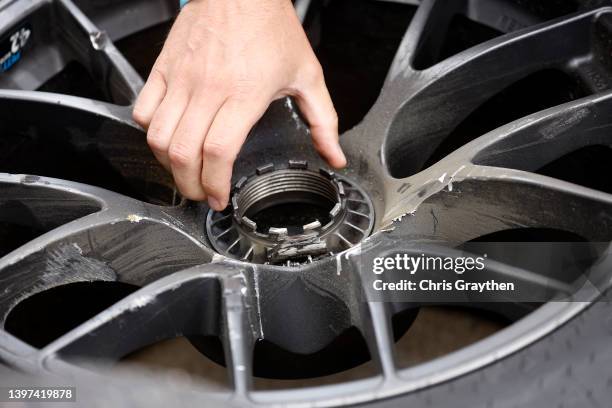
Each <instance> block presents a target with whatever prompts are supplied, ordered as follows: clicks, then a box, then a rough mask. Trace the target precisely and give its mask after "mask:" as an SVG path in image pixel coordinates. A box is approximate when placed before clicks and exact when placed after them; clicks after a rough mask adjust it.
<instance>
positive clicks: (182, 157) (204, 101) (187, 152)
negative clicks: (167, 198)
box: [168, 95, 222, 201]
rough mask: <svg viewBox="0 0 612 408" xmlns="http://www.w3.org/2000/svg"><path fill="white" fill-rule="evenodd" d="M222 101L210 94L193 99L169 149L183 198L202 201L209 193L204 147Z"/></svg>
mask: <svg viewBox="0 0 612 408" xmlns="http://www.w3.org/2000/svg"><path fill="white" fill-rule="evenodd" d="M221 102H222V99H217V100H215V98H214V97H213V96H212V95H211V96H210V97H204V96H202V95H199V96H194V97H193V98H192V99H191V101H190V102H189V105H188V107H187V109H186V110H185V113H184V114H183V116H182V118H181V121H180V122H179V124H178V126H177V128H176V131H175V132H174V135H173V136H172V140H171V142H170V146H169V147H168V159H169V161H170V167H171V169H172V174H173V176H174V182H175V183H176V186H177V187H178V189H179V190H180V191H181V193H182V194H183V196H185V197H186V198H189V199H191V200H197V201H203V200H205V199H206V192H205V191H204V188H203V187H202V184H201V174H202V145H203V144H204V138H205V137H206V134H207V133H208V129H209V127H210V124H211V122H212V120H213V118H214V117H215V114H216V113H217V110H218V109H219V106H220V105H221Z"/></svg>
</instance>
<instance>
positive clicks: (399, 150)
mask: <svg viewBox="0 0 612 408" xmlns="http://www.w3.org/2000/svg"><path fill="white" fill-rule="evenodd" d="M438 3H444V2H426V3H424V4H423V5H421V7H420V8H419V11H418V12H417V16H416V17H415V19H414V20H413V23H412V24H411V27H410V28H409V30H408V33H407V34H406V37H405V39H404V41H403V44H402V46H401V47H400V50H399V51H398V54H397V58H396V62H395V63H394V65H393V66H392V68H391V71H390V74H389V76H388V78H387V81H386V84H385V87H384V89H383V91H382V93H381V96H380V98H379V100H378V102H377V103H376V105H375V106H374V108H373V110H372V112H371V115H369V116H370V117H376V118H377V119H376V121H367V123H366V124H364V126H365V129H364V133H365V134H368V135H375V136H373V137H374V138H378V140H379V143H382V141H383V140H384V144H385V146H384V148H383V156H384V157H385V161H386V165H387V166H388V167H389V169H390V171H391V173H392V174H393V175H394V176H396V177H406V176H409V175H411V174H414V173H416V172H418V171H419V170H421V169H422V167H423V165H424V164H425V163H426V162H427V161H428V159H429V158H430V157H431V156H432V154H433V153H434V151H435V150H436V148H437V147H438V146H439V145H440V143H441V142H442V141H443V140H444V139H445V138H446V137H447V136H448V135H449V134H450V133H451V131H452V130H453V129H455V127H456V126H457V125H459V123H460V122H461V121H462V120H463V119H464V118H466V117H467V116H468V115H469V114H470V113H471V112H473V111H474V110H475V109H476V108H477V107H478V106H480V105H481V104H483V103H484V102H485V101H487V100H488V99H489V98H491V97H492V96H494V95H496V94H497V93H499V92H500V91H502V90H503V89H505V88H507V87H508V86H510V85H511V84H513V83H515V82H517V81H519V80H520V79H523V78H525V77H526V76H528V75H530V74H534V73H536V72H540V71H542V70H546V69H553V68H558V67H564V66H567V67H569V68H568V69H569V70H571V71H573V72H575V73H576V75H577V76H580V77H581V79H582V80H584V82H585V83H586V86H587V87H590V88H591V89H592V90H594V91H601V90H602V88H601V86H599V87H598V85H597V84H595V83H594V82H593V76H592V75H591V76H589V75H588V74H586V75H585V73H586V72H587V71H589V72H591V71H593V72H599V71H601V70H602V69H603V68H602V67H601V66H598V65H593V64H594V63H593V62H592V59H588V58H582V57H584V56H585V55H595V54H597V53H598V52H599V51H598V47H599V46H598V45H597V42H596V41H594V40H592V36H591V33H592V31H593V30H595V27H596V26H598V24H600V22H601V21H602V19H605V18H606V17H604V16H607V12H606V11H594V12H587V13H583V14H581V15H577V16H573V17H569V18H566V19H564V20H561V21H556V22H552V23H549V24H546V25H539V26H536V27H534V28H531V29H528V30H523V31H519V32H516V33H512V34H508V35H505V36H502V37H499V38H496V39H493V40H491V41H488V42H486V43H484V44H480V45H478V46H475V47H473V48H471V49H469V50H467V51H465V52H462V53H460V54H457V55H455V56H453V57H450V58H448V59H446V60H444V61H442V62H440V63H438V64H436V65H434V66H432V67H431V68H428V69H424V70H416V69H414V67H412V65H411V64H412V60H411V58H413V57H414V47H416V46H420V42H419V41H420V40H419V39H420V37H419V36H420V35H421V34H420V33H422V32H423V31H424V30H425V31H427V27H426V26H427V24H433V23H431V22H429V20H430V19H431V18H432V17H431V16H430V14H431V13H433V11H435V10H438V9H440V10H438V12H442V11H443V10H442V9H443V8H442V6H441V5H439V4H438ZM444 6H446V4H444ZM444 10H446V9H445V8H444ZM419 13H420V14H419ZM446 13H447V11H444V15H446ZM451 14H452V13H451ZM433 15H437V14H436V13H433ZM437 18H441V17H437ZM433 21H434V22H435V21H436V20H435V19H434V20H433ZM434 25H435V24H434ZM431 29H433V26H432V27H431ZM557 38H568V41H564V42H562V43H560V44H559V46H557V47H551V46H550V44H551V43H553V42H554V41H555V39H557ZM606 87H607V86H606ZM457 100H460V101H461V102H460V103H457V102H456V101H457ZM432 112H436V114H435V115H434V114H432ZM474 136H478V135H474Z"/></svg>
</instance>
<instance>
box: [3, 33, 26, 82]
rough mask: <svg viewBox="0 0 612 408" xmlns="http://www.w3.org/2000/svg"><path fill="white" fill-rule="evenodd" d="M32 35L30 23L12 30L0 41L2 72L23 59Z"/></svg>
mask: <svg viewBox="0 0 612 408" xmlns="http://www.w3.org/2000/svg"><path fill="white" fill-rule="evenodd" d="M31 36H32V29H31V28H30V26H29V24H25V25H22V26H21V27H20V28H18V29H16V30H12V31H10V32H9V34H8V36H6V37H5V38H3V39H2V41H0V73H3V72H6V71H8V70H9V69H11V68H12V67H13V66H14V65H15V64H16V63H17V62H19V60H21V58H22V56H23V50H24V49H25V48H26V46H27V45H28V42H29V40H30V37H31Z"/></svg>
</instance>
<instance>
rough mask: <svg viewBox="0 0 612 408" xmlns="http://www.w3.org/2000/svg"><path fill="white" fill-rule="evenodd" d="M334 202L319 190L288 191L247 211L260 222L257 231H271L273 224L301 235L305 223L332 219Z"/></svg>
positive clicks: (288, 231) (274, 226)
mask: <svg viewBox="0 0 612 408" xmlns="http://www.w3.org/2000/svg"><path fill="white" fill-rule="evenodd" d="M334 205H335V203H334V202H332V201H330V200H329V199H328V198H326V197H323V196H321V195H318V194H313V193H308V192H287V193H283V194H276V195H274V196H271V197H267V198H266V199H264V200H261V201H260V202H258V203H257V204H256V205H253V206H252V207H251V208H249V210H248V211H247V212H246V215H247V217H249V218H250V219H251V220H253V221H255V222H256V223H257V232H261V233H267V231H268V230H269V229H270V228H271V227H272V228H286V229H287V233H288V234H289V235H298V234H302V233H303V229H302V227H303V226H304V225H307V224H310V223H312V222H315V221H319V222H320V223H321V225H325V224H327V223H329V222H330V221H331V216H330V211H331V210H332V208H333V207H334Z"/></svg>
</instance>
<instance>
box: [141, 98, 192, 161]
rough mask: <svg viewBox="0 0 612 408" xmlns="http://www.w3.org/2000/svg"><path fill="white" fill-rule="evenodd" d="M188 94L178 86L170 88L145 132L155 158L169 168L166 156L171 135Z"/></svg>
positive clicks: (180, 115)
mask: <svg viewBox="0 0 612 408" xmlns="http://www.w3.org/2000/svg"><path fill="white" fill-rule="evenodd" d="M188 101H189V95H188V94H187V92H186V91H183V90H182V89H180V88H176V89H174V90H171V91H170V92H168V93H167V94H166V97H165V98H164V100H163V101H162V103H161V104H160V105H159V107H158V108H157V110H156V111H155V114H154V116H153V119H152V120H151V124H150V126H149V130H148V132H147V143H148V144H149V147H150V148H151V150H152V151H153V154H155V157H156V158H157V160H159V161H160V163H161V164H162V165H163V166H164V167H166V168H167V169H170V168H171V165H170V159H169V158H168V149H169V148H170V141H171V140H172V136H173V135H174V132H175V130H176V128H177V126H178V124H179V121H180V120H181V117H182V116H183V112H184V111H185V108H186V107H187V103H188Z"/></svg>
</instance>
